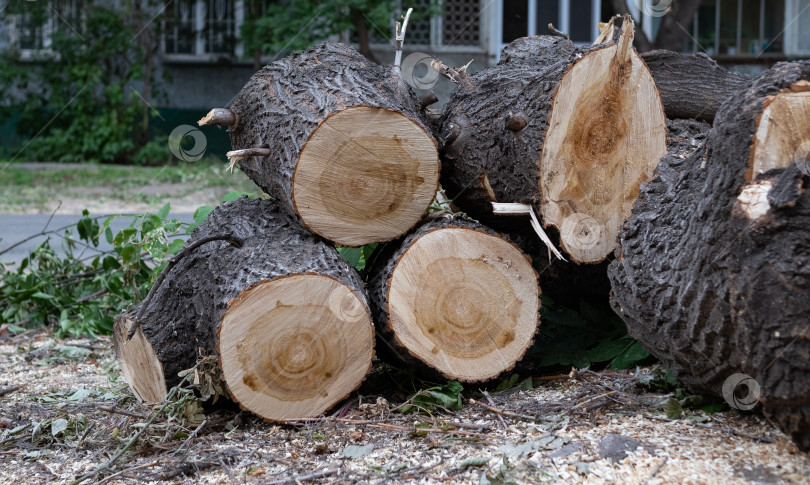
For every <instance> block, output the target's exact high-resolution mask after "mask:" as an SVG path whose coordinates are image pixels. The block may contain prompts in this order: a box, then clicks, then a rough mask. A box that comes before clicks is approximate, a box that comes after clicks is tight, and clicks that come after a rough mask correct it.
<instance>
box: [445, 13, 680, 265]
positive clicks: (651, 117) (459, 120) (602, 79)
mask: <svg viewBox="0 0 810 485" xmlns="http://www.w3.org/2000/svg"><path fill="white" fill-rule="evenodd" d="M632 28H633V24H632V22H629V21H628V22H624V23H623V32H624V33H623V35H622V37H621V38H620V42H619V43H618V44H615V45H601V46H588V47H586V48H582V49H578V48H575V47H574V46H573V44H571V42H570V41H568V40H564V39H561V38H558V37H535V38H526V39H519V40H517V41H515V42H514V43H513V44H511V45H510V46H507V48H506V49H504V54H503V59H502V61H501V63H500V64H499V65H498V66H495V67H493V68H490V69H486V70H483V71H481V72H478V73H476V74H475V75H473V76H470V77H469V78H463V79H462V81H461V82H459V86H458V88H457V90H456V92H455V94H454V95H453V98H452V99H451V101H450V102H449V103H448V104H447V106H446V107H445V112H444V114H443V117H442V131H441V133H440V135H439V143H440V151H441V154H442V160H443V165H442V170H443V172H442V186H443V187H444V188H445V189H446V190H447V192H448V196H449V197H450V198H452V199H453V200H454V202H456V203H457V204H458V205H459V207H461V208H462V209H463V210H465V211H466V212H467V213H469V214H470V215H472V216H473V217H475V218H477V219H479V220H484V221H486V222H492V221H493V219H494V218H495V216H493V214H492V212H491V207H490V204H491V202H498V203H514V202H516V203H522V204H530V205H532V206H533V207H534V210H535V211H536V213H538V214H541V215H542V223H543V225H544V226H552V227H554V228H556V229H557V230H558V231H559V233H560V240H561V243H562V247H563V248H564V249H565V250H566V251H567V252H568V253H569V255H570V256H571V258H572V259H573V260H574V261H577V262H588V263H596V262H600V261H602V260H604V259H605V257H606V256H607V255H608V254H610V253H611V252H612V251H613V250H614V249H615V246H616V243H615V241H616V235H617V234H618V232H619V229H620V227H621V224H622V222H623V221H624V219H625V218H626V217H627V216H628V215H629V214H630V209H631V208H632V204H633V202H634V201H635V198H636V196H637V194H638V187H639V184H641V182H643V181H644V180H646V179H647V178H649V177H650V176H651V175H652V172H653V169H654V167H655V165H656V163H657V162H658V160H659V159H660V158H661V156H662V155H663V154H664V153H665V152H666V141H665V138H666V122H665V117H664V112H663V108H662V106H661V100H660V97H659V94H658V90H657V88H656V87H655V83H654V81H653V78H652V76H651V75H650V73H649V71H648V70H647V68H646V66H645V65H644V63H643V62H642V61H641V60H640V59H639V57H638V55H637V54H636V53H635V51H633V49H632V46H631V42H632V39H633V30H632Z"/></svg>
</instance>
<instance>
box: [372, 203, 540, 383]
mask: <svg viewBox="0 0 810 485" xmlns="http://www.w3.org/2000/svg"><path fill="white" fill-rule="evenodd" d="M389 246H390V247H389V248H387V249H386V253H385V254H384V255H381V256H380V258H379V260H378V264H375V266H374V268H373V269H372V272H371V274H370V282H369V287H370V290H369V291H370V296H371V298H372V302H373V304H372V308H373V311H374V312H375V315H376V319H375V321H376V324H377V327H378V338H379V339H381V340H383V342H382V343H381V344H379V345H378V348H379V349H380V352H381V355H383V356H388V355H390V356H392V357H393V358H396V359H398V360H399V361H401V363H402V362H404V363H405V364H407V365H413V367H414V369H415V370H416V371H419V370H420V369H421V370H425V369H424V367H425V365H427V366H428V367H429V368H430V369H433V372H435V371H438V372H439V373H441V374H442V375H444V376H446V377H448V378H451V379H456V380H460V381H468V382H477V381H485V380H488V379H492V378H495V377H497V376H498V375H499V374H501V373H502V372H504V371H506V370H508V369H511V368H512V367H513V366H514V364H515V363H516V362H517V361H518V360H519V359H520V358H521V357H522V356H523V353H524V352H525V351H526V349H527V348H528V347H529V346H530V345H531V342H532V339H533V337H534V333H535V331H536V329H537V325H538V319H539V316H538V310H539V293H540V290H539V287H538V285H537V273H535V271H534V269H533V268H532V266H531V263H530V262H529V260H528V258H527V257H526V256H525V255H524V254H523V253H522V252H521V251H520V250H519V249H518V248H517V247H516V246H515V245H513V244H512V243H510V242H509V241H507V240H506V239H504V238H503V237H502V236H500V235H499V234H498V233H495V232H493V231H491V230H489V229H486V228H484V227H483V226H481V225H480V224H474V223H471V222H462V221H454V220H447V219H439V220H434V221H431V222H427V223H425V224H423V225H421V226H419V227H418V228H417V229H416V230H415V231H414V232H412V233H411V234H410V235H408V236H407V237H406V238H405V239H404V240H403V241H400V242H398V243H397V244H391V245H389Z"/></svg>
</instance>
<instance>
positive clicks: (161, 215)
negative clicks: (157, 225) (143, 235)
mask: <svg viewBox="0 0 810 485" xmlns="http://www.w3.org/2000/svg"><path fill="white" fill-rule="evenodd" d="M171 207H172V205H171V203H170V202H166V205H164V206H163V207H161V208H160V210H159V211H158V213H157V216H158V217H159V218H161V219H165V218H166V216H168V215H169V210H170V209H171Z"/></svg>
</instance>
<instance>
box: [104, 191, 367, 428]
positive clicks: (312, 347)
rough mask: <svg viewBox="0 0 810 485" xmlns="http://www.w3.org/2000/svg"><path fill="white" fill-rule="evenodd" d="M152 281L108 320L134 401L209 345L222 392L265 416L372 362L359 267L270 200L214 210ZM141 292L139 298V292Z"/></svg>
mask: <svg viewBox="0 0 810 485" xmlns="http://www.w3.org/2000/svg"><path fill="white" fill-rule="evenodd" d="M218 234H224V235H227V237H229V238H231V239H236V240H239V241H241V248H237V247H234V246H231V245H230V244H228V243H227V242H224V241H212V242H209V243H207V244H204V245H202V246H199V247H198V248H197V249H195V250H194V251H193V252H191V253H190V254H189V255H188V256H186V257H184V258H183V259H181V260H179V261H178V263H177V264H176V265H175V266H174V267H173V268H171V271H170V272H169V273H168V274H167V276H166V278H165V280H164V282H163V284H162V285H161V286H160V287H159V288H157V290H156V291H155V292H154V295H153V298H152V300H151V302H148V303H149V305H148V307H147V308H144V311H143V313H142V315H141V317H140V320H139V322H140V327H139V328H138V330H137V331H136V333H135V334H134V337H133V338H132V340H130V341H128V342H127V341H125V339H126V335H127V333H128V332H129V330H130V327H131V326H132V324H133V318H135V316H136V315H137V314H138V311H139V310H140V306H139V307H136V308H135V309H134V310H133V311H132V312H130V313H128V314H124V315H121V316H119V317H118V318H117V319H116V322H115V329H114V342H115V348H116V354H117V357H118V360H119V362H120V364H121V368H122V371H123V374H124V377H125V378H126V380H127V382H128V383H129V384H130V387H131V388H132V390H133V392H134V394H135V395H136V397H138V399H139V400H141V401H147V402H156V401H160V400H162V399H163V398H164V397H165V395H166V393H167V389H168V388H170V387H172V386H174V385H176V384H178V383H179V382H180V378H179V377H178V372H180V371H182V370H184V369H188V368H191V367H193V366H194V365H195V364H196V362H197V358H198V356H199V355H200V353H202V355H205V356H208V355H216V356H218V360H219V366H220V368H221V371H222V379H223V380H224V382H225V384H226V386H227V390H228V392H229V393H230V396H231V397H232V398H233V400H235V401H236V402H238V403H239V405H240V406H242V407H243V408H244V409H246V410H249V411H251V412H253V413H255V414H257V415H258V416H261V417H262V418H265V419H269V420H281V419H286V418H300V417H305V416H313V415H318V414H320V413H322V412H324V411H325V410H327V409H329V408H330V407H331V406H333V405H334V404H335V403H337V402H339V401H340V400H342V399H343V398H345V397H346V396H347V395H348V394H349V393H350V392H351V391H353V390H354V389H356V388H357V387H358V386H359V385H360V383H361V382H362V381H363V379H364V378H365V375H366V373H367V372H368V370H369V369H370V367H371V359H372V356H373V344H374V329H373V324H372V322H371V316H370V311H369V309H368V304H367V299H366V296H365V294H364V289H363V283H362V281H361V280H360V278H359V276H358V275H357V273H356V271H355V270H354V269H353V268H351V267H350V266H349V265H348V263H347V262H346V261H345V260H344V259H343V258H342V257H341V256H340V255H339V254H338V253H337V251H336V250H335V249H334V248H332V247H331V246H328V245H327V244H325V243H323V242H321V241H320V240H319V239H318V238H317V237H315V236H312V235H311V234H310V233H308V232H307V231H305V230H304V229H303V228H301V227H300V226H299V225H298V224H297V222H295V220H294V219H293V218H291V217H290V216H289V215H287V214H285V213H283V212H281V211H279V210H278V209H277V208H276V205H275V204H274V203H273V202H272V201H264V200H249V199H247V198H242V199H239V200H236V201H234V202H231V203H227V204H224V205H222V206H220V207H218V208H216V209H215V210H214V211H213V212H211V214H210V216H209V217H208V220H207V221H206V222H204V223H203V224H201V225H200V226H199V227H197V228H196V229H195V230H194V233H193V234H192V236H191V238H190V239H189V241H188V242H187V247H188V246H189V245H193V244H194V243H195V242H196V241H200V240H203V239H204V238H207V237H211V236H216V235H218ZM142 304H143V303H142Z"/></svg>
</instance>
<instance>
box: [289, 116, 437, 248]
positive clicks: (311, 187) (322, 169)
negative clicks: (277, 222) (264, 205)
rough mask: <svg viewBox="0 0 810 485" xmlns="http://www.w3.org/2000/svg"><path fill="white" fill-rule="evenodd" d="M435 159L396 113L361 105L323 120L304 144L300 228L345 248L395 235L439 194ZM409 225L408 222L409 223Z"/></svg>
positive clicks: (296, 178) (297, 184)
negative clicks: (301, 224)
mask: <svg viewBox="0 0 810 485" xmlns="http://www.w3.org/2000/svg"><path fill="white" fill-rule="evenodd" d="M437 173H438V155H437V153H436V146H435V143H434V141H433V139H432V138H431V137H430V136H429V135H428V134H427V133H426V132H425V130H424V128H422V127H421V126H419V125H417V124H415V123H414V122H413V121H411V120H410V119H409V118H407V117H405V116H403V115H402V114H400V113H397V112H394V111H391V110H386V109H378V108H369V107H367V106H359V107H355V108H349V109H345V110H343V111H338V112H336V113H334V114H332V115H331V116H329V117H328V118H326V120H324V122H323V123H321V125H320V126H319V127H318V129H316V130H315V131H314V132H313V133H312V135H311V136H310V138H309V141H308V142H307V144H306V145H304V148H303V150H302V151H301V155H300V157H299V160H298V163H297V164H296V166H295V173H294V174H293V191H292V196H293V200H294V204H295V207H296V209H297V212H298V214H299V215H300V216H301V220H302V222H303V224H304V225H305V226H306V227H308V228H309V229H311V230H312V231H313V232H316V233H318V234H321V235H324V236H327V237H328V238H329V239H331V240H333V241H335V242H337V243H339V244H343V245H347V246H360V245H363V244H367V243H369V242H373V241H387V240H390V239H395V238H397V237H399V236H400V235H401V234H402V232H403V226H407V227H409V226H412V225H413V224H415V223H416V222H417V221H418V220H419V219H420V218H421V217H422V215H423V214H424V212H425V210H426V208H427V205H426V204H429V203H430V201H431V200H432V199H433V196H434V194H435V191H436V177H437ZM406 221H409V222H406Z"/></svg>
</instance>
